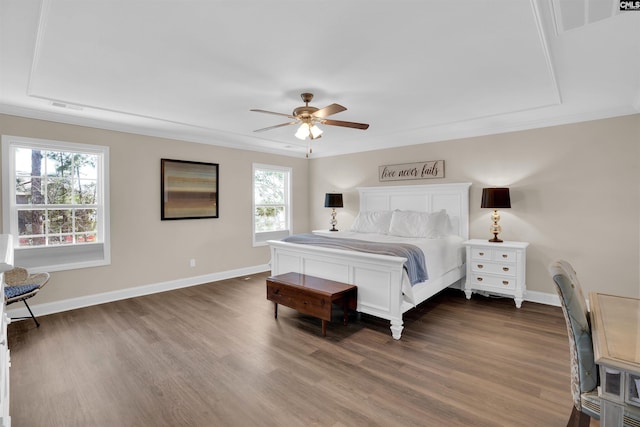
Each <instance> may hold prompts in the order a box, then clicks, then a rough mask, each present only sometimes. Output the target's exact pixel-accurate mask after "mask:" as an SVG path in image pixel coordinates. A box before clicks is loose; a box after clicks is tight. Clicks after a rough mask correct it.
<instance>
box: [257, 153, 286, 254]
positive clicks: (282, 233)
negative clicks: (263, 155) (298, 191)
mask: <svg viewBox="0 0 640 427" xmlns="http://www.w3.org/2000/svg"><path fill="white" fill-rule="evenodd" d="M258 170H265V171H274V172H285V173H286V180H285V181H286V182H285V188H284V190H285V195H284V199H285V201H284V205H285V229H284V230H277V231H261V232H256V171H258ZM292 181H293V169H292V168H290V167H287V166H275V165H267V164H262V163H254V164H253V168H252V174H251V207H252V210H251V235H252V238H253V246H266V245H267V241H268V240H278V239H282V238H283V237H286V236H290V235H291V234H292V231H291V230H292V225H293V219H292V218H293V215H292V212H293V207H292V205H293V204H292V197H291V182H292Z"/></svg>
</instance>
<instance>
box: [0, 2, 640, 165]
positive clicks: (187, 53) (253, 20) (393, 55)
mask: <svg viewBox="0 0 640 427" xmlns="http://www.w3.org/2000/svg"><path fill="white" fill-rule="evenodd" d="M618 8H619V0H462V1H451V0H423V1H407V0H395V1H391V0H386V1H382V0H378V1H376V0H322V1H320V0H316V1H310V0H290V1H279V0H254V1H248V0H230V1H212V0H201V1H184V0H173V1H172V0H158V1H152V0H90V1H87V0H43V1H35V0H33V1H32V0H0V37H1V39H0V113H7V114H14V115H19V116H25V117H34V118H42V119H47V120H53V121H59V122H64V123H73V124H81V125H88V126H93V127H98V128H106V129H115V130H122V131H127V132H134V133H140V134H146V135H154V136H162V137H168V138H177V139H182V140H187V141H194V142H200V143H205V144H214V145H222V146H230V147H236V148H241V149H252V150H259V151H267V152H275V153H280V154H285V155H290V156H304V155H305V152H306V149H307V142H303V141H300V140H298V139H296V138H295V137H294V133H295V131H296V126H287V127H283V128H278V129H274V130H271V131H267V132H261V133H255V132H253V130H255V129H259V128H263V127H267V126H272V125H276V124H280V123H284V122H287V121H288V120H287V119H286V118H284V117H278V116H274V115H269V114H260V113H255V112H250V111H249V110H250V109H252V108H257V109H264V110H270V111H276V112H281V113H287V114H289V113H291V111H292V110H293V109H294V108H295V107H297V106H300V105H303V103H302V101H301V99H300V93H302V92H307V91H309V92H313V93H314V94H315V98H314V100H313V101H312V103H311V105H313V106H316V107H319V108H321V107H324V106H326V105H329V104H331V103H334V102H335V103H339V104H341V105H344V106H345V107H347V109H348V110H347V111H344V112H342V113H339V114H336V115H335V116H332V117H331V118H332V119H336V120H346V121H355V122H364V123H369V124H370V125H371V126H370V128H369V129H368V130H366V131H363V130H357V129H349V128H340V127H333V126H323V130H324V135H323V137H322V138H321V139H319V140H316V141H313V142H312V147H313V154H312V156H315V157H320V156H330V155H336V154H344V153H352V152H358V151H365V150H372V149H379V148H388V147H395V146H402V145H411V144H421V143H425V142H431V141H439V140H447V139H452V138H461V137H468V136H475V135H485V134H492V133H499V132H506V131H512V130H520V129H530V128H535V127H543V126H549V125H555V124H562V123H572V122H579V121H585V120H593V119H598V118H605V117H612V116H620V115H627V114H634V113H638V112H640V11H638V12H619V11H618ZM0 132H1V129H0Z"/></svg>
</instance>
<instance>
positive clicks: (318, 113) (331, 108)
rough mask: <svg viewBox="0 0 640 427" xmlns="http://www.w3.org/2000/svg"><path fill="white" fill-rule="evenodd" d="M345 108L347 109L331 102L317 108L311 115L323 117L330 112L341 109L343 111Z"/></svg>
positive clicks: (336, 111) (330, 113) (333, 112)
mask: <svg viewBox="0 0 640 427" xmlns="http://www.w3.org/2000/svg"><path fill="white" fill-rule="evenodd" d="M346 109H347V108H346V107H343V106H342V105H340V104H331V105H327V106H326V107H324V108H321V109H319V110H318V111H316V112H315V113H313V114H311V115H312V116H313V117H318V118H323V117H328V116H330V115H332V114H336V113H339V112H341V111H345V110H346Z"/></svg>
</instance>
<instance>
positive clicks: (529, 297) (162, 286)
mask: <svg viewBox="0 0 640 427" xmlns="http://www.w3.org/2000/svg"><path fill="white" fill-rule="evenodd" d="M270 269H271V266H270V265H269V264H264V265H256V266H253V267H246V268H240V269H236V270H228V271H223V272H219V273H212V274H206V275H204V276H196V277H187V278H184V279H178V280H171V281H168V282H160V283H154V284H150V285H143V286H137V287H134V288H127V289H121V290H118V291H112V292H104V293H101V294H95V295H88V296H84V297H78V298H71V299H66V300H62V301H56V302H49V303H44V304H29V306H30V307H31V310H32V311H33V313H34V314H35V315H36V317H37V316H45V315H47V314H54V313H61V312H63V311H69V310H75V309H77V308H83V307H89V306H92V305H98V304H104V303H107V302H113V301H119V300H123V299H127V298H134V297H140V296H143V295H150V294H155V293H158V292H165V291H171V290H173V289H180V288H187V287H189V286H196V285H202V284H204V283H210V282H217V281H220V280H225V279H232V278H234V277H242V276H248V275H251V274H256V273H262V272H265V271H269V270H270ZM456 285H457V286H456ZM452 287H454V288H458V289H461V286H460V284H455V285H452ZM524 300H525V301H530V302H536V303H539V304H546V305H555V306H558V307H559V306H560V300H559V298H558V295H557V294H550V293H546V292H538V291H527V292H526V294H525V298H524ZM7 315H8V316H9V318H20V317H27V318H29V317H30V316H29V312H28V311H27V308H26V307H24V306H23V305H21V306H20V307H16V308H12V309H10V310H7Z"/></svg>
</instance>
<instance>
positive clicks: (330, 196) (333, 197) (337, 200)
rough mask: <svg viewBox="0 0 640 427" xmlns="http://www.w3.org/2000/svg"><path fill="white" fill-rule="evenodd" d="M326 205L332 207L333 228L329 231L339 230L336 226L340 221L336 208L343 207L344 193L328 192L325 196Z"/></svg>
mask: <svg viewBox="0 0 640 427" xmlns="http://www.w3.org/2000/svg"><path fill="white" fill-rule="evenodd" d="M324 207H325V208H332V209H331V222H330V223H329V224H331V229H330V230H329V231H338V229H337V228H336V224H338V221H337V220H336V208H341V207H343V206H342V193H326V194H325V196H324Z"/></svg>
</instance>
